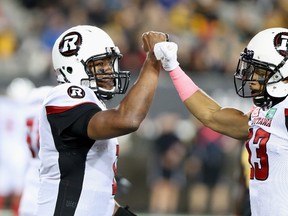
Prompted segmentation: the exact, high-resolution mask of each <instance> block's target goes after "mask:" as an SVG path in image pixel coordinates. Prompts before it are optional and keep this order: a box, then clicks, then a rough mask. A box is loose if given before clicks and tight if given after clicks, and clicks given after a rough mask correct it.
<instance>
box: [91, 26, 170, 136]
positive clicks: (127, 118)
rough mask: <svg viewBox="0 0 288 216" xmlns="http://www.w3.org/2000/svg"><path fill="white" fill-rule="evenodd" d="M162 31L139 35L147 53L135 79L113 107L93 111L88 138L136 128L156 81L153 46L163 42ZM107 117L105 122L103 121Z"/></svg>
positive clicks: (159, 67) (159, 64)
mask: <svg viewBox="0 0 288 216" xmlns="http://www.w3.org/2000/svg"><path fill="white" fill-rule="evenodd" d="M165 40H166V34H164V33H162V32H155V31H149V32H145V33H143V34H142V43H143V48H144V50H145V52H146V53H147V56H146V59H145V62H144V64H143V66H142V68H141V70H140V74H139V76H138V79H137V80H136V82H135V83H134V84H133V86H132V87H131V89H130V91H129V92H127V94H126V96H125V97H124V98H123V100H122V101H121V102H120V104H119V105H118V106H117V107H116V108H115V109H111V110H107V111H102V112H98V113H96V114H95V115H94V116H93V117H92V119H91V120H90V123H89V128H88V133H89V137H91V138H94V139H102V138H110V137H114V136H121V135H124V134H127V133H131V132H133V131H135V130H137V129H138V127H139V126H140V123H141V122H142V121H143V120H144V118H145V117H146V115H147V113H148V111H149V108H150V106H151V103H152V100H153V98H154V95H155V91H156V88H157V84H158V78H159V73H160V69H161V63H160V61H159V60H157V59H156V58H155V55H154V51H153V48H154V45H155V44H156V43H158V42H161V41H165ZM107 119H108V121H107Z"/></svg>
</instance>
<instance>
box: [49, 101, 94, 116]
mask: <svg viewBox="0 0 288 216" xmlns="http://www.w3.org/2000/svg"><path fill="white" fill-rule="evenodd" d="M89 103H90V104H94V103H91V102H85V103H80V104H76V105H74V106H46V107H45V108H46V113H47V115H50V114H57V113H62V112H65V111H67V110H70V109H73V108H74V107H77V106H79V105H82V104H89Z"/></svg>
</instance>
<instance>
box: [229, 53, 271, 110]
mask: <svg viewBox="0 0 288 216" xmlns="http://www.w3.org/2000/svg"><path fill="white" fill-rule="evenodd" d="M253 55H254V52H253V51H252V50H248V49H247V48H245V50H244V51H243V52H242V53H241V54H240V59H239V62H238V65H237V69H236V72H235V74H234V86H235V90H236V93H237V94H238V95H239V96H240V97H243V98H253V101H254V104H255V105H257V106H260V107H267V106H270V105H271V97H270V96H269V95H268V93H267V91H266V86H267V84H269V83H268V80H269V79H270V77H271V76H272V75H273V74H274V71H273V68H276V66H275V65H273V64H269V63H267V62H261V61H259V60H256V59H253ZM255 81H257V82H258V83H259V84H260V89H257V90H255V89H252V88H251V86H250V84H249V83H250V82H255Z"/></svg>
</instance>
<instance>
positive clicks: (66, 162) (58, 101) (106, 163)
mask: <svg viewBox="0 0 288 216" xmlns="http://www.w3.org/2000/svg"><path fill="white" fill-rule="evenodd" d="M166 40H167V35H166V34H164V33H161V32H154V31H149V32H145V33H143V35H142V43H143V48H144V51H145V52H146V53H147V55H146V60H145V62H144V64H143V66H142V68H141V70H140V73H139V76H138V79H137V81H136V82H135V84H134V85H133V86H132V87H131V89H130V90H129V91H128V93H127V94H126V96H125V97H124V98H123V99H122V101H121V102H120V104H119V105H118V106H117V107H115V108H113V109H107V108H106V106H105V104H104V102H105V100H109V99H111V98H112V97H113V96H114V95H115V94H124V93H125V92H126V90H127V88H128V84H129V78H130V73H129V72H128V71H120V70H119V67H118V61H119V59H120V58H121V57H122V55H121V53H120V51H119V48H118V47H117V46H115V45H114V42H113V40H112V39H111V37H110V36H109V35H108V34H107V33H106V32H105V31H103V30H102V29H100V28H97V27H94V26H89V25H80V26H75V27H72V28H70V29H68V30H66V31H65V32H63V33H62V34H61V35H60V36H59V38H58V39H57V40H56V42H55V44H54V46H53V50H52V62H53V66H54V69H55V71H56V75H57V80H58V82H59V83H60V84H59V85H58V86H56V87H55V88H53V89H52V91H51V92H50V93H49V94H48V96H47V97H46V99H45V100H44V103H43V107H42V111H41V115H40V125H39V132H40V151H39V157H40V160H41V166H40V189H39V194H38V209H37V215H41V216H46V215H47V216H51V215H54V216H72V215H75V216H83V215H85V216H90V215H91V216H95V215H97V216H98V215H99V216H111V215H114V216H126V215H127V216H129V215H135V214H134V213H132V212H131V211H130V210H129V209H128V208H125V207H121V206H120V205H119V204H117V202H116V201H115V200H114V196H115V193H116V188H117V182H116V181H115V178H114V177H115V174H116V171H117V158H118V155H119V143H118V141H117V137H118V136H121V135H125V134H128V133H131V132H134V131H136V130H137V129H138V127H139V126H140V124H141V122H142V121H143V120H144V118H145V116H146V114H147V113H148V111H149V107H150V105H151V103H152V100H153V98H154V95H155V91H156V89H157V83H158V78H159V73H160V69H161V62H160V61H159V60H157V59H156V58H155V55H154V52H153V47H154V44H156V43H157V42H161V41H166Z"/></svg>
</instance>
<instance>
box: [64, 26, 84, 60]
mask: <svg viewBox="0 0 288 216" xmlns="http://www.w3.org/2000/svg"><path fill="white" fill-rule="evenodd" d="M81 44H82V36H81V35H80V34H79V33H78V32H70V33H68V34H66V35H65V36H64V37H63V38H62V40H61V42H60V43H59V52H60V53H61V54H62V55H63V56H68V57H69V56H73V55H77V53H78V51H79V49H80V46H81Z"/></svg>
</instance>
